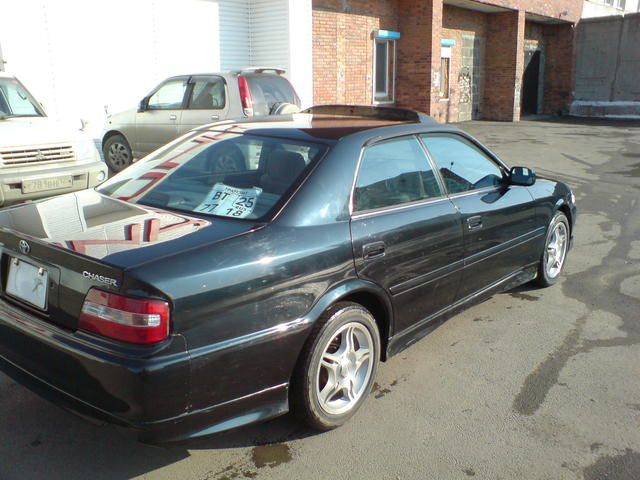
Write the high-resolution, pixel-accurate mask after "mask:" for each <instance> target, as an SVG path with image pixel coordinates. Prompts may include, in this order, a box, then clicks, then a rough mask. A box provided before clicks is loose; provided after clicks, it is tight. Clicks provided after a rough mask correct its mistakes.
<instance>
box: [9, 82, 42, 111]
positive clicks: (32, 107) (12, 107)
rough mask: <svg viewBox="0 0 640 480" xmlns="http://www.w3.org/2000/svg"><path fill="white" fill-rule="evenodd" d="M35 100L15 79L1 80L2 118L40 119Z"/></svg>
mask: <svg viewBox="0 0 640 480" xmlns="http://www.w3.org/2000/svg"><path fill="white" fill-rule="evenodd" d="M41 115H42V113H41V111H40V109H39V108H38V105H37V102H36V101H35V99H34V98H33V97H32V96H31V95H29V92H27V91H26V90H25V89H24V88H23V87H22V85H20V83H19V82H18V81H17V80H15V79H13V78H0V117H39V116H41Z"/></svg>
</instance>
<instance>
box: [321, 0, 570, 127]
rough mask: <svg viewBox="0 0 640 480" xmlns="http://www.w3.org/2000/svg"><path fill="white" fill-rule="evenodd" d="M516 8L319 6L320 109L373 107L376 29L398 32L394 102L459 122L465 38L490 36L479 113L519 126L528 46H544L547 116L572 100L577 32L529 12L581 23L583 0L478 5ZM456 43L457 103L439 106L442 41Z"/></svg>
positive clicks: (389, 2)
mask: <svg viewBox="0 0 640 480" xmlns="http://www.w3.org/2000/svg"><path fill="white" fill-rule="evenodd" d="M476 1H480V2H481V3H487V4H492V5H499V6H504V7H507V8H511V9H516V10H511V11H509V12H503V13H480V12H476V11H471V10H466V9H461V8H456V7H452V6H449V5H447V6H443V4H442V0H313V41H314V47H313V74H314V103H364V104H370V103H372V87H373V85H372V75H373V39H372V32H373V31H374V30H375V29H385V30H398V31H400V32H401V35H402V36H401V38H400V40H399V41H398V43H397V51H398V62H397V78H396V104H397V105H398V106H405V107H410V108H414V109H417V110H421V111H424V112H426V113H428V114H430V115H432V116H434V117H435V118H436V119H438V120H440V121H456V120H457V119H458V110H457V108H458V102H459V91H458V89H457V79H458V73H459V69H460V63H461V55H460V49H461V47H460V46H461V43H462V38H461V36H462V33H464V32H474V33H476V34H477V35H479V36H482V37H484V38H485V43H486V49H485V52H484V72H483V85H484V88H483V92H482V97H481V115H482V116H483V117H484V118H489V119H498V120H508V121H512V120H518V119H519V117H520V90H521V83H522V70H523V62H524V45H525V42H531V43H536V44H539V43H544V45H545V57H546V58H545V66H544V70H545V79H544V87H545V92H544V112H545V113H556V112H557V111H558V110H561V109H562V108H564V107H566V105H567V104H568V102H569V101H570V99H571V91H572V89H573V78H574V67H573V63H574V62H573V58H574V56H573V55H574V51H573V50H574V45H575V42H574V38H573V36H574V32H573V28H572V27H570V26H567V24H564V25H543V26H542V25H540V24H534V23H530V22H527V24H526V28H525V13H524V12H525V9H526V11H527V12H529V13H536V14H540V15H546V16H552V17H555V18H560V19H562V20H566V21H577V20H578V19H579V17H580V14H581V11H582V0H476ZM441 38H454V39H455V40H456V42H457V46H456V47H454V49H453V58H452V67H453V68H452V71H451V77H450V78H451V87H452V91H451V100H450V101H449V102H445V101H440V97H439V88H438V87H439V85H438V79H439V76H440V73H441V72H440V40H441Z"/></svg>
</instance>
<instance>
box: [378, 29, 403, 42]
mask: <svg viewBox="0 0 640 480" xmlns="http://www.w3.org/2000/svg"><path fill="white" fill-rule="evenodd" d="M376 38H381V39H383V40H398V39H399V38H400V32H393V31H391V30H376Z"/></svg>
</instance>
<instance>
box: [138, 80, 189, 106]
mask: <svg viewBox="0 0 640 480" xmlns="http://www.w3.org/2000/svg"><path fill="white" fill-rule="evenodd" d="M186 90H187V80H186V79H182V80H171V81H169V82H167V83H165V84H164V85H162V86H161V87H160V88H159V89H158V90H156V92H155V93H154V94H153V95H151V97H150V98H149V103H148V106H147V107H148V108H149V109H150V110H177V109H180V108H182V100H183V98H184V93H185V91H186Z"/></svg>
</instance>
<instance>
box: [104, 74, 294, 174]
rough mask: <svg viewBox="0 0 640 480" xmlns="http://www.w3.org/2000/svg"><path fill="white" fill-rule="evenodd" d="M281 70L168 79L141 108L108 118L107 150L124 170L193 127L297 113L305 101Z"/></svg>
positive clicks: (107, 156) (106, 154)
mask: <svg viewBox="0 0 640 480" xmlns="http://www.w3.org/2000/svg"><path fill="white" fill-rule="evenodd" d="M284 73H285V72H284V70H280V69H277V68H267V67H263V68H250V69H245V70H239V71H233V72H225V73H207V74H198V75H195V74H194V75H181V76H177V77H171V78H168V79H166V80H165V81H164V82H162V83H161V84H160V85H158V86H157V87H156V88H154V89H153V90H152V91H151V93H149V95H147V96H146V97H144V98H143V99H142V100H141V101H140V104H139V105H138V108H137V109H135V110H129V111H126V112H122V113H118V114H114V115H111V116H109V118H108V119H107V124H106V127H105V134H104V137H103V139H102V151H103V153H104V159H105V162H106V163H107V165H108V166H109V168H110V169H111V170H113V171H115V172H119V171H120V170H122V169H123V168H126V167H127V166H128V165H130V164H131V163H132V162H133V161H134V159H139V158H142V157H144V156H145V155H147V154H149V153H151V152H153V151H154V150H156V149H158V148H160V147H161V146H163V145H165V144H167V143H169V142H170V141H171V140H173V139H175V138H178V137H179V136H180V135H182V134H184V133H186V132H188V131H189V130H191V129H192V128H195V127H198V126H200V125H205V124H208V123H212V122H217V121H219V120H227V119H230V118H243V117H253V116H264V115H278V114H287V113H294V112H297V111H299V109H300V99H299V98H298V95H297V94H296V92H295V90H294V89H293V87H292V86H291V84H290V83H289V80H287V78H286V77H284Z"/></svg>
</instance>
